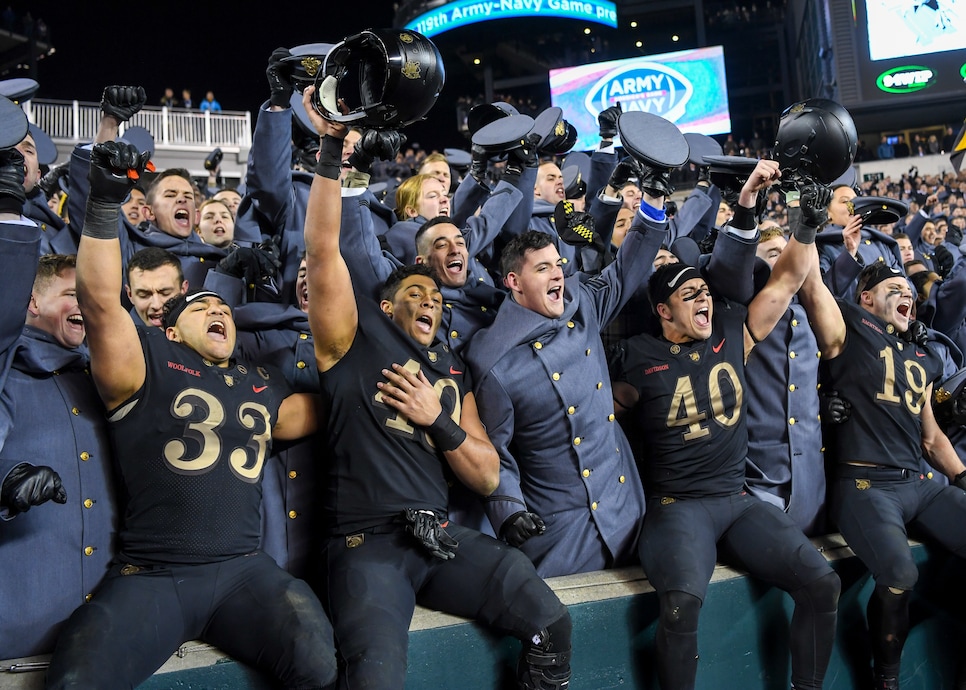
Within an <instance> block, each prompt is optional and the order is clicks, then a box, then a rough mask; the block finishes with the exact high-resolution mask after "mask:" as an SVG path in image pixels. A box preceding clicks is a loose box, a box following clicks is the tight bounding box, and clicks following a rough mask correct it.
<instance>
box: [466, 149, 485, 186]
mask: <svg viewBox="0 0 966 690" xmlns="http://www.w3.org/2000/svg"><path fill="white" fill-rule="evenodd" d="M470 155H471V156H472V160H471V161H470V175H472V176H473V179H474V180H476V181H477V182H479V183H480V184H483V181H484V180H485V179H486V170H487V168H488V167H489V164H490V154H489V152H488V151H487V150H486V149H485V148H483V147H482V146H478V145H477V144H473V145H472V146H471V147H470Z"/></svg>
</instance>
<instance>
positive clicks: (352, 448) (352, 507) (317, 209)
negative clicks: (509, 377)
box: [304, 87, 571, 690]
mask: <svg viewBox="0 0 966 690" xmlns="http://www.w3.org/2000/svg"><path fill="white" fill-rule="evenodd" d="M314 91H315V89H314V87H309V88H307V89H306V90H305V93H304V96H305V100H304V103H305V105H306V110H307V111H308V112H309V114H310V116H311V117H312V119H313V123H314V124H315V127H316V129H317V131H318V132H319V134H320V136H321V137H322V138H321V146H320V151H321V153H320V156H319V164H318V167H317V169H316V176H315V180H314V181H313V183H312V190H311V192H310V195H309V204H308V209H307V213H306V222H305V248H306V267H307V270H308V289H309V294H310V295H311V296H312V299H311V300H310V302H309V324H310V326H311V328H312V333H313V336H314V340H315V354H316V362H317V364H318V368H319V381H320V384H321V389H322V396H323V402H324V403H326V404H327V405H328V406H330V407H331V409H330V410H329V414H328V428H327V436H328V439H329V444H330V446H331V448H330V453H331V459H329V460H328V461H327V464H326V467H325V472H326V476H325V478H324V479H323V480H322V482H321V483H322V486H323V489H322V491H323V500H322V503H323V506H322V508H323V511H324V515H325V520H326V523H327V525H326V533H327V539H326V542H325V547H324V551H323V555H322V560H323V564H324V568H325V570H326V589H327V592H326V597H327V608H328V611H329V613H330V614H331V616H332V621H333V627H334V628H335V630H336V640H337V644H338V647H339V653H340V656H341V657H342V658H343V659H344V661H345V665H344V668H343V669H342V670H341V671H340V674H342V673H344V677H343V679H342V680H344V682H345V684H346V685H347V686H348V687H367V688H383V689H386V690H390V689H395V688H401V687H403V685H404V684H405V680H406V651H407V648H408V631H409V623H410V620H411V618H412V614H413V609H414V606H415V604H417V603H418V604H420V605H423V606H427V607H430V608H433V609H437V610H441V611H445V612H447V613H454V614H457V615H460V616H465V617H469V618H474V619H476V620H478V621H480V622H481V623H484V624H487V625H490V626H492V627H494V628H495V629H497V630H500V631H502V632H507V633H510V634H512V635H514V636H515V637H517V638H519V639H520V640H522V641H523V649H522V652H521V655H520V662H519V665H518V668H517V678H518V684H519V687H521V688H539V689H540V690H554V689H559V690H563V689H564V688H567V687H568V686H569V681H570V634H571V622H570V615H569V613H568V612H567V609H566V607H564V606H563V604H561V603H560V600H559V599H557V597H556V595H555V594H554V593H553V591H552V590H551V589H550V588H549V587H548V586H547V584H546V583H545V582H544V581H543V580H542V579H540V577H539V576H538V575H537V573H536V571H535V570H534V567H533V564H532V563H531V562H530V560H529V559H528V558H527V557H526V556H524V555H523V553H521V552H520V551H518V550H517V549H515V548H513V547H511V546H507V545H506V544H503V543H501V542H499V541H497V540H495V539H492V538H491V537H488V536H485V535H483V534H480V533H479V532H476V531H474V530H471V529H467V528H465V527H461V526H458V525H455V524H453V523H452V522H449V521H448V520H447V494H448V487H447V480H448V478H450V477H452V476H453V475H455V479H452V481H456V480H459V481H462V482H463V483H464V484H466V486H468V487H469V488H471V489H472V490H474V491H476V492H477V493H480V494H483V495H486V494H489V493H491V492H492V491H493V490H494V488H495V487H496V486H497V482H498V476H499V458H498V456H497V453H496V450H495V449H494V448H493V445H492V444H491V443H490V441H489V439H488V438H487V435H486V430H485V429H484V428H483V424H482V422H480V418H479V414H478V412H477V409H476V402H475V400H474V397H473V393H472V391H471V386H470V382H469V380H468V376H467V374H466V366H465V365H464V364H463V362H462V360H460V358H459V357H458V356H457V355H455V354H454V353H453V352H452V351H450V349H449V346H448V345H446V344H444V343H439V342H434V339H435V336H436V331H437V329H438V328H439V324H440V313H441V310H442V299H441V297H440V291H439V286H438V284H437V282H436V279H435V278H434V276H433V275H432V274H431V273H430V271H429V269H428V268H427V267H425V266H412V267H404V268H402V269H400V270H399V271H397V272H395V273H393V274H392V275H391V276H390V277H389V279H388V280H387V281H386V286H385V288H384V290H383V293H382V300H381V302H380V303H379V304H376V303H375V301H373V300H370V299H368V298H367V297H366V296H365V295H359V296H356V294H355V293H354V290H353V285H352V278H351V276H350V274H349V271H348V268H347V266H346V262H345V260H344V259H343V256H342V254H341V253H340V248H339V234H340V227H339V226H340V219H341V207H342V203H341V198H340V187H339V182H338V178H339V172H340V164H341V151H342V138H343V137H344V136H345V132H346V129H345V127H344V126H342V125H339V124H336V123H332V122H329V121H327V120H325V119H323V118H321V117H320V116H318V115H317V114H316V113H315V111H314V109H313V107H312V104H311V101H310V100H309V99H311V97H312V94H313V93H314ZM452 673H453V678H452V684H453V685H454V686H455V685H459V684H460V682H465V678H462V677H461V676H460V669H459V668H458V667H456V666H454V668H453V670H452Z"/></svg>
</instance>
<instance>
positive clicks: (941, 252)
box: [932, 244, 956, 280]
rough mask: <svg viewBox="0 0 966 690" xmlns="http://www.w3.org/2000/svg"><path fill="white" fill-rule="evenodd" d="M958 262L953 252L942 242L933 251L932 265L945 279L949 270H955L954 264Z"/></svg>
mask: <svg viewBox="0 0 966 690" xmlns="http://www.w3.org/2000/svg"><path fill="white" fill-rule="evenodd" d="M954 263H956V259H954V258H953V254H952V252H950V251H949V250H948V249H946V248H945V247H944V246H942V245H941V244H940V245H938V246H937V247H936V248H935V249H934V250H933V252H932V265H933V268H935V269H936V273H938V274H939V277H940V278H942V279H943V280H945V279H946V278H947V276H949V272H950V271H951V270H953V264H954Z"/></svg>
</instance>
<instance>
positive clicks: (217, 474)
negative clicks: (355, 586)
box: [47, 142, 336, 689]
mask: <svg viewBox="0 0 966 690" xmlns="http://www.w3.org/2000/svg"><path fill="white" fill-rule="evenodd" d="M146 159H147V154H139V153H138V151H137V149H136V148H134V147H133V146H131V145H129V144H124V143H121V142H107V143H104V144H97V145H95V147H94V150H93V152H92V155H91V169H90V174H89V180H90V184H91V193H90V197H89V200H88V204H87V216H86V223H85V225H84V230H83V236H82V238H81V242H80V249H79V251H78V257H77V299H78V302H79V304H80V306H81V311H82V313H83V314H84V322H85V326H86V328H87V339H88V343H89V347H90V353H91V374H92V376H93V378H94V382H95V384H96V386H97V390H98V393H99V394H100V396H101V398H102V399H103V401H104V404H105V406H106V408H107V409H108V421H109V423H110V429H111V435H112V441H113V443H114V447H115V457H116V459H117V464H118V468H119V474H120V476H121V479H122V482H123V483H122V486H123V487H124V494H125V503H126V513H125V517H124V522H123V526H122V530H121V533H120V535H119V541H120V548H119V550H118V556H117V559H116V561H115V563H114V565H113V567H112V569H111V571H110V572H109V573H108V575H107V577H106V578H105V580H104V583H103V585H102V586H101V587H100V588H99V589H98V590H97V591H96V592H95V594H94V597H93V599H92V601H91V602H90V603H88V604H85V605H84V606H82V607H80V608H79V609H78V610H77V611H76V612H75V614H74V615H73V616H71V618H70V620H69V621H68V623H67V625H66V627H65V629H64V630H63V632H62V633H61V636H60V638H59V639H58V643H57V648H56V649H55V651H54V656H53V658H52V660H51V665H50V669H49V671H48V675H47V687H48V688H85V689H86V688H108V687H134V686H136V685H138V684H140V683H141V681H143V680H144V679H146V678H147V677H149V676H150V675H151V674H152V673H153V672H154V671H155V670H156V669H157V668H158V667H159V666H161V664H162V663H163V662H164V661H165V660H166V659H167V658H168V657H169V656H170V655H171V654H172V653H173V652H174V651H175V650H177V649H178V647H179V646H180V645H181V644H182V643H184V642H185V641H187V640H191V639H195V638H198V639H201V640H204V641H206V642H210V643H211V644H213V645H216V646H217V647H219V648H220V649H222V651H224V652H225V653H227V654H230V655H231V656H233V657H235V658H236V659H238V660H240V661H242V662H245V663H248V664H251V665H252V666H255V667H257V668H259V669H261V670H262V671H264V672H266V673H269V674H271V675H272V676H274V677H275V678H277V679H278V680H279V681H281V682H282V683H283V684H284V685H285V687H291V688H295V687H298V688H310V687H311V688H322V687H325V686H328V685H330V684H332V683H333V682H334V681H335V679H336V660H335V652H334V649H333V640H332V628H331V626H330V624H329V622H328V619H327V618H326V616H325V613H324V611H323V609H322V606H321V604H320V602H319V600H318V599H317V598H316V596H315V594H314V593H313V591H312V590H311V588H310V587H309V586H308V585H307V584H306V583H305V582H303V581H301V580H297V579H295V578H294V577H292V576H291V575H290V574H288V573H287V572H285V571H284V570H282V569H281V568H279V567H278V566H277V565H276V564H275V562H274V561H273V560H272V559H271V558H270V557H269V556H267V555H266V554H264V553H262V552H261V551H259V550H258V542H259V524H260V515H259V507H260V503H261V485H260V482H261V472H262V466H263V464H264V461H265V458H266V456H267V455H268V451H269V448H270V446H271V441H272V438H273V436H274V437H275V438H285V439H294V438H300V437H302V436H304V435H306V434H308V433H310V432H311V431H312V430H313V429H314V428H315V426H316V416H315V410H316V407H317V406H316V405H315V404H314V401H313V398H312V397H311V396H307V395H292V394H289V389H288V387H287V385H286V384H285V382H284V379H283V377H282V376H281V374H280V373H278V372H277V371H275V370H273V369H271V368H268V367H261V366H256V365H254V364H248V363H246V362H242V361H238V360H236V359H235V358H233V356H232V354H233V352H234V348H235V324H234V321H233V320H232V315H231V310H230V309H229V308H228V307H227V306H226V305H225V303H224V302H223V301H222V300H221V298H220V297H219V296H218V295H217V294H215V293H211V292H200V293H195V294H192V295H181V296H179V297H176V298H174V299H173V300H171V301H169V302H168V304H166V305H165V306H166V311H165V317H164V318H165V322H164V326H165V330H164V331H162V330H161V329H158V328H151V329H139V328H137V327H136V326H135V323H134V321H133V320H132V319H131V317H130V315H129V314H128V312H127V310H125V309H124V307H123V306H122V305H121V300H120V295H121V285H122V272H121V251H120V243H119V241H118V236H117V233H118V230H117V228H118V212H119V207H120V203H121V201H123V200H124V198H125V197H126V196H127V193H128V190H129V188H130V186H131V185H132V184H133V180H132V178H136V177H137V172H138V171H141V170H143V168H144V165H145V164H146V162H147V160H146Z"/></svg>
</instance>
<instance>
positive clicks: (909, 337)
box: [899, 319, 929, 347]
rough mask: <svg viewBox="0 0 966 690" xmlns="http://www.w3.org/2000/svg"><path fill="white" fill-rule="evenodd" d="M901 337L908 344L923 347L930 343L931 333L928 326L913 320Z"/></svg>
mask: <svg viewBox="0 0 966 690" xmlns="http://www.w3.org/2000/svg"><path fill="white" fill-rule="evenodd" d="M899 337H900V338H902V339H903V340H905V341H906V342H907V343H912V344H913V345H918V346H919V347H923V346H924V345H925V344H926V343H927V342H929V331H928V330H927V329H926V324H924V323H923V322H922V321H917V320H915V319H913V320H912V321H910V322H909V328H907V329H906V330H904V331H903V332H902V333H900V334H899Z"/></svg>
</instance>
